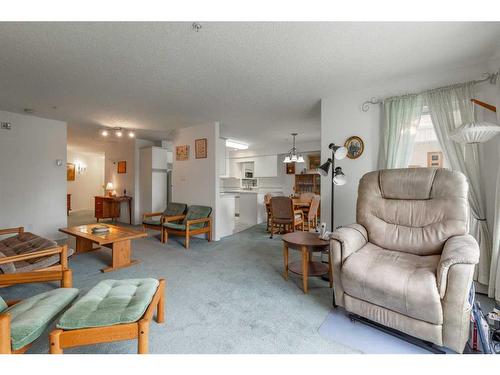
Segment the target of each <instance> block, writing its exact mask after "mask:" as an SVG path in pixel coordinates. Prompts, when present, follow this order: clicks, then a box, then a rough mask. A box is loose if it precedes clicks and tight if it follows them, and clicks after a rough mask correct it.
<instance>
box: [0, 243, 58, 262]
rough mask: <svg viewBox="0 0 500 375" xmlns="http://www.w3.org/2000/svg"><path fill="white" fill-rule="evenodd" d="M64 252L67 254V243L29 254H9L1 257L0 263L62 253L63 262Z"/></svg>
mask: <svg viewBox="0 0 500 375" xmlns="http://www.w3.org/2000/svg"><path fill="white" fill-rule="evenodd" d="M63 253H64V254H67V247H66V245H64V246H58V247H52V248H50V249H46V250H40V251H36V252H33V253H27V254H21V255H12V256H9V257H4V258H0V264H7V263H14V262H20V261H21V260H28V259H36V258H43V257H46V256H50V255H55V254H61V262H62V261H63V259H62V258H63V257H64V256H63ZM66 257H67V256H66Z"/></svg>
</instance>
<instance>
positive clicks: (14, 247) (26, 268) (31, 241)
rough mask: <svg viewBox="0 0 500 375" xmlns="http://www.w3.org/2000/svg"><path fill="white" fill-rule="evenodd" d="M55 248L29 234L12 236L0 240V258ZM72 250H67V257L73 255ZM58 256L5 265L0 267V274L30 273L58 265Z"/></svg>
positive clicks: (49, 242) (53, 245)
mask: <svg viewBox="0 0 500 375" xmlns="http://www.w3.org/2000/svg"><path fill="white" fill-rule="evenodd" d="M55 246H57V243H56V242H55V241H52V240H48V239H46V238H43V237H40V236H37V235H36V234H33V233H30V232H24V233H22V234H19V235H16V236H12V237H9V238H5V239H3V240H0V257H2V255H3V256H5V257H9V256H14V255H22V254H29V253H34V252H37V251H40V250H45V249H49V248H51V247H55ZM73 253H74V250H73V249H71V248H68V257H69V256H71V255H73ZM59 260H60V256H59V255H58V254H55V255H51V256H48V257H41V258H35V259H28V260H23V261H19V262H15V263H7V264H3V265H0V273H17V272H31V271H34V270H37V269H41V268H45V267H49V266H52V265H54V264H56V263H58V262H59Z"/></svg>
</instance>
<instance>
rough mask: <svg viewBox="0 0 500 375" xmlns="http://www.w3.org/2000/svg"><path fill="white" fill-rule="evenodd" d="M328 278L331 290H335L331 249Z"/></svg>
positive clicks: (329, 252)
mask: <svg viewBox="0 0 500 375" xmlns="http://www.w3.org/2000/svg"><path fill="white" fill-rule="evenodd" d="M328 278H329V280H330V288H333V266H332V252H331V251H330V249H328Z"/></svg>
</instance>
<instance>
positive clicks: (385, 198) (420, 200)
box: [356, 168, 469, 255]
mask: <svg viewBox="0 0 500 375" xmlns="http://www.w3.org/2000/svg"><path fill="white" fill-rule="evenodd" d="M467 192H468V185H467V181H466V179H465V176H464V175H463V174H462V173H459V172H454V171H451V170H448V169H436V168H408V169H385V170H380V171H374V172H370V173H367V174H365V175H364V176H363V177H362V178H361V180H360V182H359V188H358V202H357V208H356V221H357V222H358V224H361V225H363V226H364V227H365V228H366V230H367V232H368V240H369V241H370V242H372V243H374V244H375V245H378V246H380V247H383V248H386V249H390V250H397V251H402V252H406V253H411V254H416V255H431V254H440V253H441V251H442V249H443V245H444V243H445V242H446V240H447V239H448V238H449V237H451V236H456V235H463V234H466V233H467V214H468V207H469V206H468V201H467Z"/></svg>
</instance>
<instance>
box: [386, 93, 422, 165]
mask: <svg viewBox="0 0 500 375" xmlns="http://www.w3.org/2000/svg"><path fill="white" fill-rule="evenodd" d="M422 103H423V100H422V95H404V96H399V97H393V98H389V99H385V100H384V103H383V104H384V118H383V119H384V124H383V127H384V129H383V145H382V152H381V153H380V160H379V167H380V169H389V168H407V167H408V163H409V162H410V158H411V155H412V153H413V145H414V144H415V137H416V135H417V128H418V125H419V123H420V117H421V115H422V108H423V105H422Z"/></svg>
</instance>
